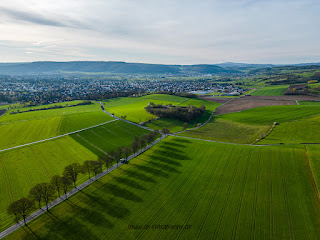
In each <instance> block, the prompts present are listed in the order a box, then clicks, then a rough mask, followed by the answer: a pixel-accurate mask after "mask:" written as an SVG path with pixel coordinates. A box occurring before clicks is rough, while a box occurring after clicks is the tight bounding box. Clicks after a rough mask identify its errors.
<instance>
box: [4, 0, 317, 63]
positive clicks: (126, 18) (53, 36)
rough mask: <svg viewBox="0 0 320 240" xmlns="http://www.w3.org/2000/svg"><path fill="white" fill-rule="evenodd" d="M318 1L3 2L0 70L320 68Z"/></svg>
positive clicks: (130, 0) (13, 0)
mask: <svg viewBox="0 0 320 240" xmlns="http://www.w3.org/2000/svg"><path fill="white" fill-rule="evenodd" d="M319 12H320V1H319V0H299V1H298V0H286V1H285V0H201V1H190V0H161V1H160V0H157V1H156V0H1V1H0V62H30V61H76V60H81V61H126V62H144V63H163V64H216V63H221V62H244V63H272V64H293V63H305V62H308V63H309V62H320V44H319V39H320V31H319V26H320V25H319V23H320V14H319Z"/></svg>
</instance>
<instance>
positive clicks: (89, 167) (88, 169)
mask: <svg viewBox="0 0 320 240" xmlns="http://www.w3.org/2000/svg"><path fill="white" fill-rule="evenodd" d="M91 162H92V161H88V160H87V161H85V162H84V163H83V165H82V171H83V173H88V175H89V179H90V178H91V176H90V174H91V173H92V164H91Z"/></svg>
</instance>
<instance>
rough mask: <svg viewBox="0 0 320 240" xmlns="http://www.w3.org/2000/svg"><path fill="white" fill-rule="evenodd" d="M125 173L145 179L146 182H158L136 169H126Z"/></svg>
mask: <svg viewBox="0 0 320 240" xmlns="http://www.w3.org/2000/svg"><path fill="white" fill-rule="evenodd" d="M124 174H126V175H128V176H129V177H132V178H137V179H139V180H141V181H144V182H150V183H156V181H155V180H154V179H153V178H151V177H148V176H147V175H145V174H143V173H141V172H137V171H134V170H126V171H124Z"/></svg>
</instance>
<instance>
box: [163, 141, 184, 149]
mask: <svg viewBox="0 0 320 240" xmlns="http://www.w3.org/2000/svg"><path fill="white" fill-rule="evenodd" d="M162 145H164V146H171V147H172V146H174V147H181V148H185V147H187V146H186V145H183V144H180V143H175V142H173V141H170V142H163V143H162Z"/></svg>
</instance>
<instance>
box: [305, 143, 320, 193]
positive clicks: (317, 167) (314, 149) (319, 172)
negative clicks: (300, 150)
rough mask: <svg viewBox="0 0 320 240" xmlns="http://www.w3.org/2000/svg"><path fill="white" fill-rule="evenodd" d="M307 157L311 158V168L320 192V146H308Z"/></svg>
mask: <svg viewBox="0 0 320 240" xmlns="http://www.w3.org/2000/svg"><path fill="white" fill-rule="evenodd" d="M306 150H307V153H308V154H307V156H308V158H309V164H310V168H311V170H312V173H313V177H314V180H315V184H316V186H317V189H318V191H319V192H320V146H319V145H307V146H306Z"/></svg>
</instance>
